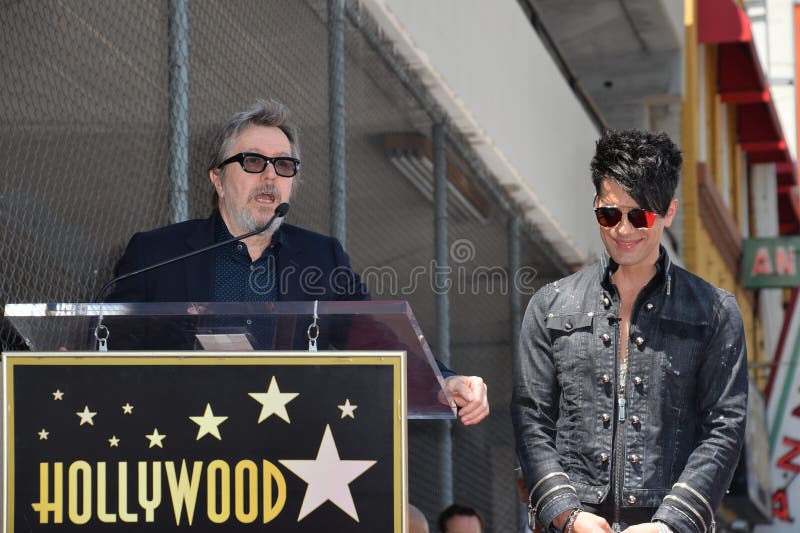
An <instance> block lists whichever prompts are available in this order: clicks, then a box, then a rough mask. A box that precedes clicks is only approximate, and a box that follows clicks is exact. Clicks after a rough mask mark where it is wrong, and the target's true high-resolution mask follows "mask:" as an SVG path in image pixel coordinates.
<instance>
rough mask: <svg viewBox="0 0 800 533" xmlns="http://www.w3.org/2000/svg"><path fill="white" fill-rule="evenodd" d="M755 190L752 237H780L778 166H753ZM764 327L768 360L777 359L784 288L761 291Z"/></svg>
mask: <svg viewBox="0 0 800 533" xmlns="http://www.w3.org/2000/svg"><path fill="white" fill-rule="evenodd" d="M750 185H751V189H752V191H753V203H754V204H755V205H754V212H755V213H756V216H755V219H754V226H755V227H754V228H752V229H753V233H754V234H753V237H777V236H778V227H779V226H778V224H779V222H778V200H777V198H778V178H777V176H776V174H775V164H774V163H767V164H762V165H753V167H752V170H751V172H750ZM758 306H759V313H760V315H761V326H762V328H763V331H764V354H765V356H766V357H767V358H768V359H769V360H772V358H773V357H774V356H775V349H776V348H777V344H778V339H779V338H780V335H781V327H782V326H783V315H784V310H783V297H782V289H761V290H760V291H759V297H758Z"/></svg>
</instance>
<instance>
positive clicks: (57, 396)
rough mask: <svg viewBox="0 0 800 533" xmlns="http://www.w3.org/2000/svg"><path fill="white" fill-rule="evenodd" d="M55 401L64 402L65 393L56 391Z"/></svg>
mask: <svg viewBox="0 0 800 533" xmlns="http://www.w3.org/2000/svg"><path fill="white" fill-rule="evenodd" d="M53 399H54V400H63V399H64V393H63V392H61V390H60V389H56V391H55V392H54V393H53Z"/></svg>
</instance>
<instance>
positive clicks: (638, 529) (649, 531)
mask: <svg viewBox="0 0 800 533" xmlns="http://www.w3.org/2000/svg"><path fill="white" fill-rule="evenodd" d="M622 533H658V526H657V525H656V524H654V523H652V522H645V523H644V524H636V525H635V526H630V527H629V528H627V529H625V531H623V532H622Z"/></svg>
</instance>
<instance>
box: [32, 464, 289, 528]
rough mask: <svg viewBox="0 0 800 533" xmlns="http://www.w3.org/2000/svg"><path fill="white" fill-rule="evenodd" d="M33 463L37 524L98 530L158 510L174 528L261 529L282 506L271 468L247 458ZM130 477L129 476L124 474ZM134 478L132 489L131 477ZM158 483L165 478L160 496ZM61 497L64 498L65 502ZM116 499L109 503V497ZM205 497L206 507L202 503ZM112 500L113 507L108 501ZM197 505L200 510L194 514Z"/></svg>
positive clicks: (145, 518) (279, 478)
mask: <svg viewBox="0 0 800 533" xmlns="http://www.w3.org/2000/svg"><path fill="white" fill-rule="evenodd" d="M65 466H66V465H65V464H64V463H62V462H54V463H40V464H39V492H40V495H39V501H38V502H36V503H33V509H34V511H36V512H37V513H38V516H39V523H40V524H49V523H54V524H62V523H64V520H65V518H66V519H67V520H68V521H69V522H71V523H72V524H76V525H84V524H88V523H89V522H90V521H91V520H92V518H96V519H97V520H99V521H100V522H102V523H116V522H124V523H137V522H145V523H148V522H149V523H152V522H155V520H156V510H157V509H158V508H159V507H160V506H161V505H171V507H172V512H173V515H174V520H175V524H176V525H180V524H181V521H182V520H183V519H184V518H183V514H184V511H185V514H186V516H185V520H186V522H187V523H188V524H189V525H190V526H191V525H192V522H193V521H194V518H195V515H196V513H204V514H205V516H206V517H207V518H208V520H209V521H210V522H211V523H214V524H223V523H226V522H228V521H231V520H235V521H238V522H239V523H242V524H249V523H253V522H255V521H256V520H258V519H259V513H260V521H261V523H263V524H266V523H268V522H270V521H271V520H273V519H274V518H275V517H277V516H278V515H279V514H280V512H281V511H282V510H283V507H284V504H285V503H286V480H285V478H284V477H283V474H282V473H281V471H280V470H279V469H278V467H277V466H275V464H273V463H271V462H270V461H267V460H265V459H264V460H262V461H261V465H260V468H259V465H258V464H257V463H256V462H255V461H253V460H249V459H243V460H241V461H238V462H237V463H236V464H230V463H228V462H227V461H223V460H219V459H217V460H213V461H210V462H208V463H204V462H203V461H193V462H192V464H191V466H189V465H187V463H186V460H185V459H184V460H182V461H181V463H180V465H176V463H175V462H174V461H164V462H161V461H150V462H148V461H139V462H138V464H137V465H136V466H133V465H129V464H128V463H127V462H119V463H116V464H114V463H106V462H102V461H101V462H97V463H95V464H94V465H92V464H90V463H89V462H87V461H82V460H78V461H74V462H72V463H70V464H69V466H68V467H67V468H66V482H65ZM131 471H133V472H131ZM134 472H135V476H136V477H135V479H136V483H135V484H134V486H135V488H134V489H133V490H131V486H130V483H129V482H128V480H129V479H130V475H129V474H130V473H134ZM162 478H166V492H167V494H166V495H165V494H164V488H165V487H164V484H163V483H162ZM65 492H66V498H65V497H64V496H65ZM114 493H116V498H114V497H113V496H111V497H109V494H114ZM201 494H204V496H205V498H204V499H205V501H199V500H201ZM111 500H115V501H111ZM198 503H200V504H201V506H200V508H198Z"/></svg>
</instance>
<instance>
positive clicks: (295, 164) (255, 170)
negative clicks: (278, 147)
mask: <svg viewBox="0 0 800 533" xmlns="http://www.w3.org/2000/svg"><path fill="white" fill-rule="evenodd" d="M233 162H236V163H239V164H240V165H242V169H243V170H244V171H245V172H249V173H251V174H261V173H262V172H264V171H265V170H266V169H267V165H268V164H270V163H272V166H273V168H274V169H275V174H277V175H278V176H281V177H282V178H291V177H293V176H294V175H295V174H297V171H298V170H299V169H300V160H299V159H295V158H294V157H267V156H265V155H261V154H257V153H255V152H242V153H240V154H236V155H234V156H231V157H229V158H228V159H226V160H225V161H223V162H222V163H220V164H219V166H218V167H217V168H222V167H224V166H225V165H227V164H229V163H233Z"/></svg>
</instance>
